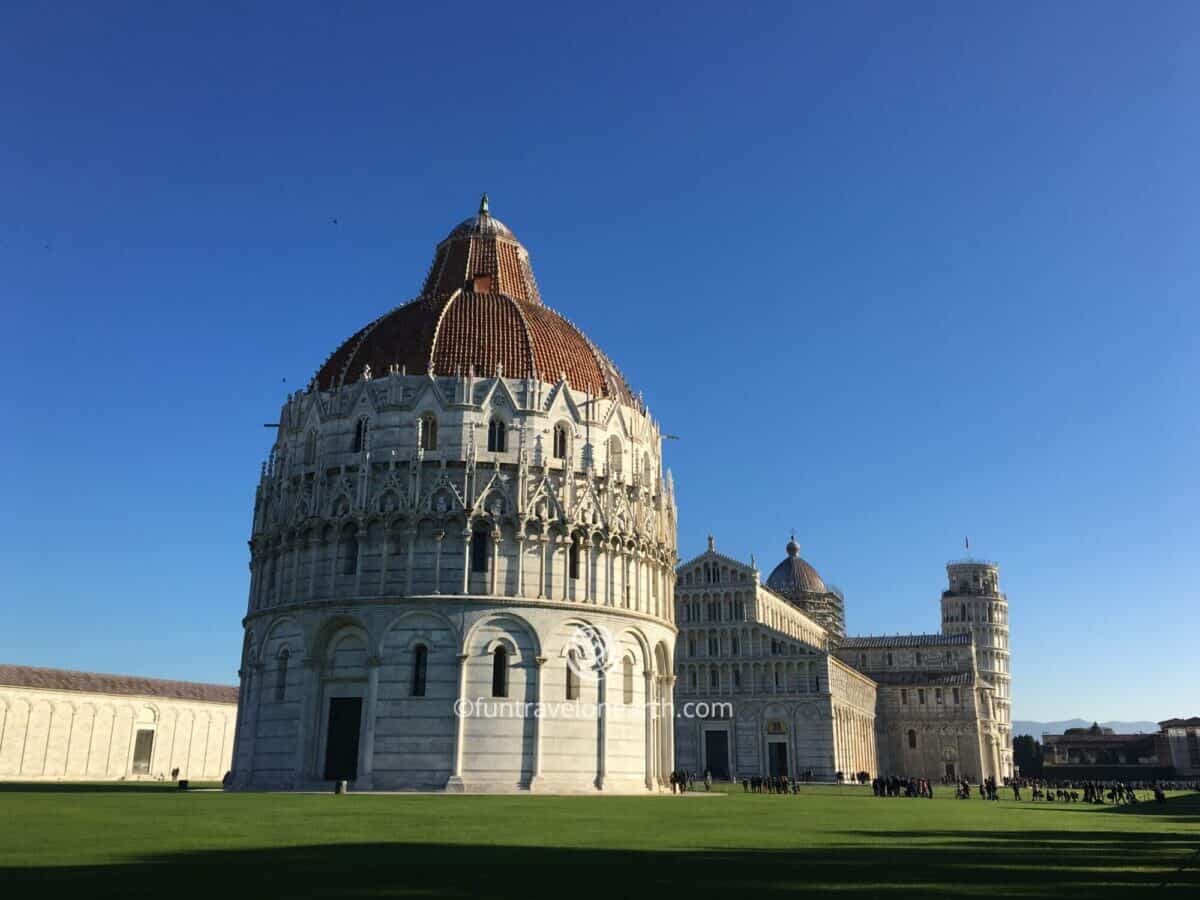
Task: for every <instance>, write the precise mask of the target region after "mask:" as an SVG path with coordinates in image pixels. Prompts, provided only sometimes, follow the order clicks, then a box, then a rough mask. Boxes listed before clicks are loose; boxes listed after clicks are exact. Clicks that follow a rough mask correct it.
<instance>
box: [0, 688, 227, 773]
mask: <svg viewBox="0 0 1200 900" xmlns="http://www.w3.org/2000/svg"><path fill="white" fill-rule="evenodd" d="M236 714H237V707H236V706H235V705H233V704H221V703H196V702H192V701H186V700H174V699H166V698H162V697H127V696H119V695H113V694H93V693H82V692H76V691H44V690H36V689H31V688H23V687H9V686H4V685H0V781H114V780H151V779H169V778H170V777H171V772H172V770H173V769H176V768H177V769H179V775H178V777H179V778H187V779H190V780H192V781H205V780H212V781H220V780H221V778H223V777H224V775H225V773H226V772H228V771H229V769H230V764H231V756H232V752H233V739H234V725H235V722H236V718H237V715H236ZM139 730H149V731H153V732H154V743H153V749H152V755H151V761H150V768H149V771H148V772H146V773H134V771H133V749H134V741H135V737H136V733H137V732H138V731H139Z"/></svg>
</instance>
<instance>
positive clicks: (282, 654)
mask: <svg viewBox="0 0 1200 900" xmlns="http://www.w3.org/2000/svg"><path fill="white" fill-rule="evenodd" d="M289 656H291V653H289V652H288V648H287V647H284V648H283V649H282V650H280V651H279V667H278V669H277V670H276V672H275V702H276V703H282V702H283V701H284V700H286V699H287V670H288V657H289Z"/></svg>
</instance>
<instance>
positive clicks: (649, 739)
mask: <svg viewBox="0 0 1200 900" xmlns="http://www.w3.org/2000/svg"><path fill="white" fill-rule="evenodd" d="M642 678H643V679H644V680H645V682H646V684H645V694H644V695H643V696H642V704H643V706H644V707H645V713H646V716H645V717H646V747H645V750H646V789H647V790H651V791H652V790H654V785H655V774H656V773H655V771H654V769H655V766H654V759H655V757H654V726H655V717H654V671H653V670H652V669H646V671H644V672H643V673H642Z"/></svg>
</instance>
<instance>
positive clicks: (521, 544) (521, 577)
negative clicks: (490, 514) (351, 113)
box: [516, 526, 525, 597]
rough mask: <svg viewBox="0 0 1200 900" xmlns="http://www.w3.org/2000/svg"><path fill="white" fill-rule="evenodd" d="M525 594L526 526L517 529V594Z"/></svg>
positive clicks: (519, 595) (520, 595) (522, 595)
mask: <svg viewBox="0 0 1200 900" xmlns="http://www.w3.org/2000/svg"><path fill="white" fill-rule="evenodd" d="M516 595H517V596H518V597H524V596H525V528H524V526H521V527H520V528H518V529H517V594H516Z"/></svg>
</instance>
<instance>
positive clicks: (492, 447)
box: [488, 419, 508, 453]
mask: <svg viewBox="0 0 1200 900" xmlns="http://www.w3.org/2000/svg"><path fill="white" fill-rule="evenodd" d="M507 449H508V426H506V425H505V424H504V420H503V419H492V421H490V422H488V452H489V453H503V452H504V451H505V450H507Z"/></svg>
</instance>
